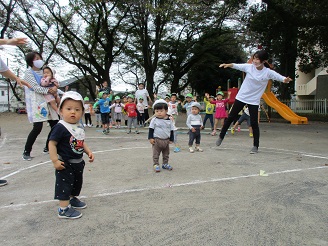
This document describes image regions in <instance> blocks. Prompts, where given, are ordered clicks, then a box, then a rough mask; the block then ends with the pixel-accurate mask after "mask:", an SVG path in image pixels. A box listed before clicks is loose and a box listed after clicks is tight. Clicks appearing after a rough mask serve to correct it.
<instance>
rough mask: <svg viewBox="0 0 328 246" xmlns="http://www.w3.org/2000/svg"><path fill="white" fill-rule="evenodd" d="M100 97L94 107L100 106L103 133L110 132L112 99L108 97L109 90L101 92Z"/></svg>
mask: <svg viewBox="0 0 328 246" xmlns="http://www.w3.org/2000/svg"><path fill="white" fill-rule="evenodd" d="M98 97H99V98H100V99H99V101H98V102H96V103H95V104H94V105H93V107H94V108H95V107H97V105H99V106H100V117H101V123H102V126H103V134H108V133H109V113H110V108H109V106H110V99H109V98H108V94H107V91H102V92H99V94H98Z"/></svg>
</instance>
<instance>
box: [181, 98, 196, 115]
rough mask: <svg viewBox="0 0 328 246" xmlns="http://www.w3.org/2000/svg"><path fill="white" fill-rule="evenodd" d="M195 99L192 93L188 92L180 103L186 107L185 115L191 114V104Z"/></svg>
mask: <svg viewBox="0 0 328 246" xmlns="http://www.w3.org/2000/svg"><path fill="white" fill-rule="evenodd" d="M195 99H196V98H194V100H193V95H192V94H190V93H188V94H187V95H186V99H185V100H184V101H183V102H182V103H181V105H182V107H183V108H185V109H186V113H187V116H188V115H190V114H191V104H192V103H193V102H196V100H195Z"/></svg>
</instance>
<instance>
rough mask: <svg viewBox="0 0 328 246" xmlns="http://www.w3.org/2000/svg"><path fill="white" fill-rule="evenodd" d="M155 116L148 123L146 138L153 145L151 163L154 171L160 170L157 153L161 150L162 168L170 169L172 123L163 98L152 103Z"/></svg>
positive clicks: (172, 137)
mask: <svg viewBox="0 0 328 246" xmlns="http://www.w3.org/2000/svg"><path fill="white" fill-rule="evenodd" d="M153 109H154V114H155V116H156V117H155V118H153V119H152V120H151V122H150V125H149V133H148V139H149V142H150V143H151V144H152V145H153V165H154V171H155V172H160V171H161V169H160V166H159V155H160V154H161V152H162V157H163V165H162V168H163V169H166V170H169V171H171V170H172V169H173V168H172V167H171V166H170V165H169V155H170V146H169V145H170V143H172V142H173V140H174V136H173V130H174V125H173V122H172V120H171V119H170V118H169V116H168V114H167V111H168V106H167V103H166V102H165V100H163V99H159V100H157V101H155V103H154V105H153Z"/></svg>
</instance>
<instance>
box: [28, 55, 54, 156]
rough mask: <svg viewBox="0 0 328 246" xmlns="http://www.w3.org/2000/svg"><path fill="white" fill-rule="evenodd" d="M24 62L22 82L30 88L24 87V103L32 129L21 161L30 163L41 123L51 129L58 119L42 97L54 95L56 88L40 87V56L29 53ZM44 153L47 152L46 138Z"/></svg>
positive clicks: (41, 61)
mask: <svg viewBox="0 0 328 246" xmlns="http://www.w3.org/2000/svg"><path fill="white" fill-rule="evenodd" d="M25 60H26V63H27V65H28V68H27V69H26V72H25V77H24V80H25V81H26V82H28V84H29V85H30V86H31V88H28V87H27V86H25V87H24V88H25V103H26V111H27V116H28V120H29V122H30V123H33V128H32V131H31V132H30V133H29V135H28V137H27V140H26V144H25V149H24V153H23V160H26V161H30V160H32V157H31V151H32V147H33V144H34V142H35V140H36V138H37V137H38V135H39V134H40V132H41V130H42V127H43V122H44V121H48V122H49V124H50V126H51V127H53V126H54V125H55V124H57V122H58V120H59V118H58V114H57V112H55V111H54V110H53V109H52V108H51V107H50V106H49V105H48V103H47V101H46V100H45V97H44V95H46V94H48V93H51V94H55V93H56V91H57V88H56V87H51V88H45V87H42V86H40V83H41V77H42V70H41V68H42V67H43V65H44V62H43V60H42V56H41V54H40V53H38V52H30V53H28V54H27V55H26V56H25ZM44 152H45V153H47V152H48V138H47V141H46V147H45V148H44Z"/></svg>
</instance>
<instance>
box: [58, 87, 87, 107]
mask: <svg viewBox="0 0 328 246" xmlns="http://www.w3.org/2000/svg"><path fill="white" fill-rule="evenodd" d="M68 98H70V99H73V100H75V101H81V102H82V106H83V108H84V101H83V98H82V96H81V94H80V93H77V92H76V91H67V92H65V93H64V95H63V96H62V98H61V100H60V103H59V107H58V108H59V109H60V108H61V105H62V104H63V102H64V101H65V100H66V99H68Z"/></svg>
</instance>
